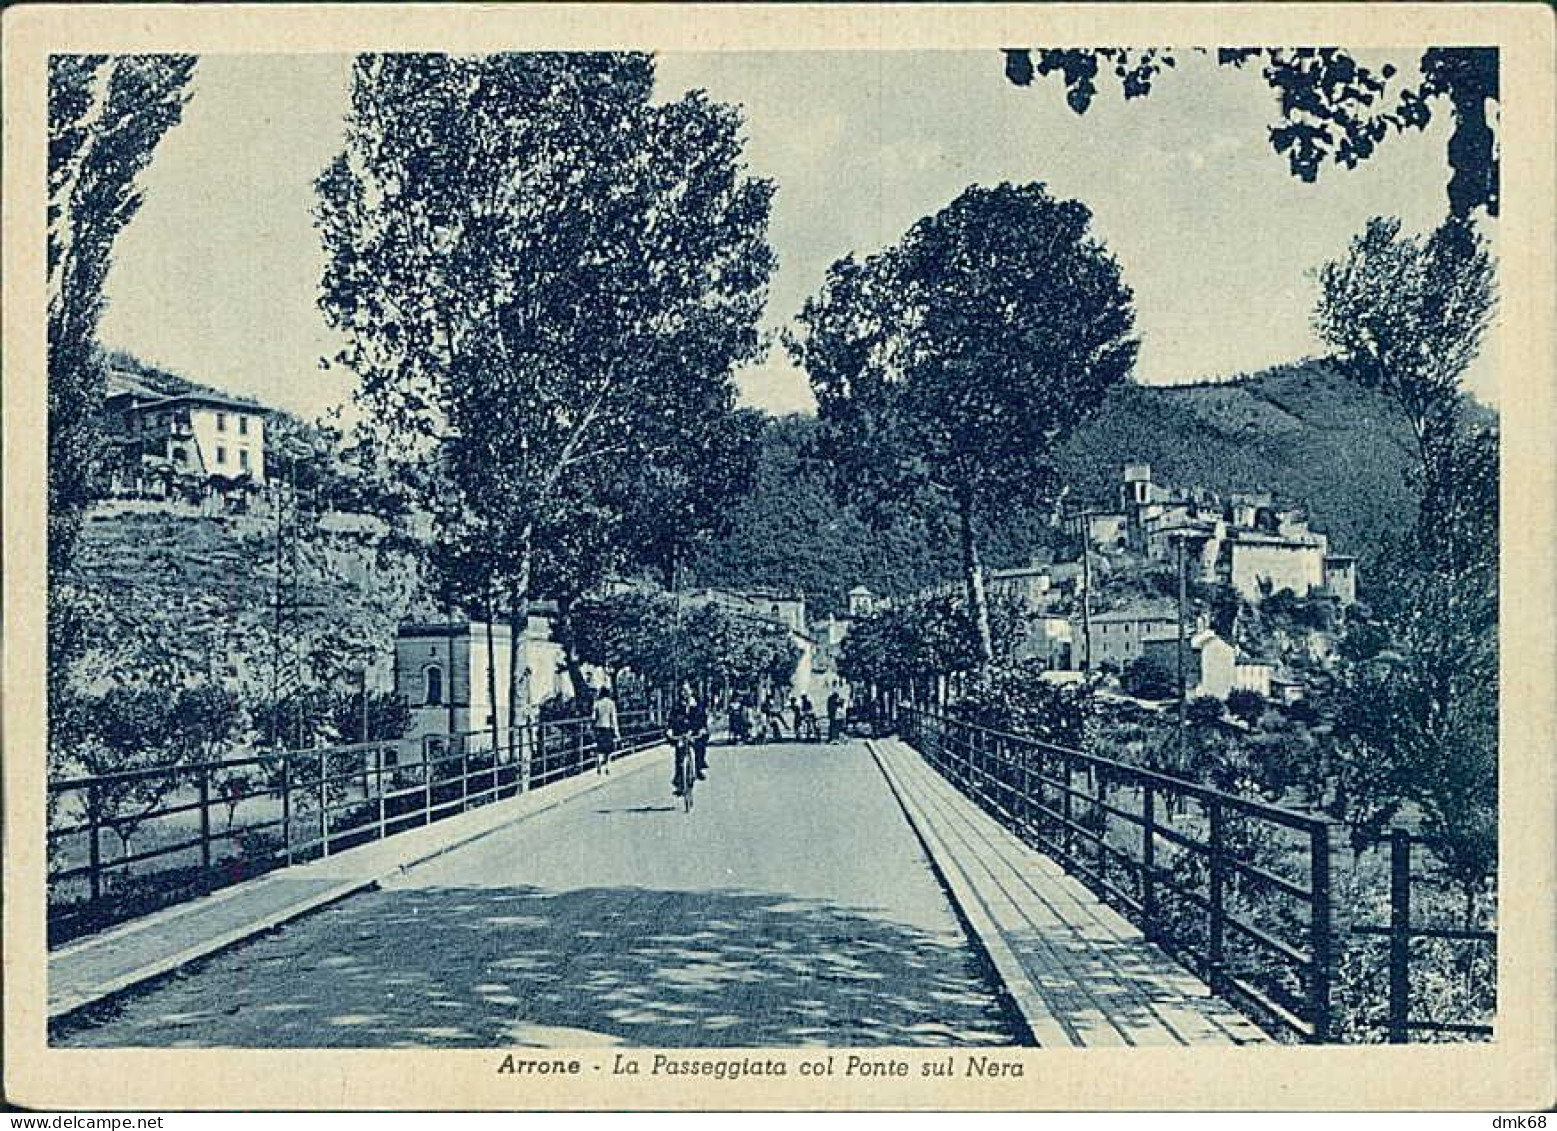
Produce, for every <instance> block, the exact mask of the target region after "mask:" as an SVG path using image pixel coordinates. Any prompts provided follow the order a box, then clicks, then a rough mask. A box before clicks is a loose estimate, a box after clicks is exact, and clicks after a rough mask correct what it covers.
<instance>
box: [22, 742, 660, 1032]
mask: <svg viewBox="0 0 1557 1131" xmlns="http://www.w3.org/2000/svg"><path fill="white" fill-rule="evenodd" d="M669 760H670V751H669V748H668V747H664V746H656V747H651V748H650V749H648V750H645V751H643V752H641V753H638V754H632V755H629V756H627V757H626V758H623V759H622V760H620V761H617V762H613V763H612V768H613V770H615V773H613V774H611V775H609V776H606V775H600V774H594V773H583V774H579V775H577V776H575V777H571V778H566V779H564V780H562V781H559V782H555V783H553V784H551V785H548V786H545V787H543V788H541V789H538V790H535V791H534V792H531V793H524V794H521V795H519V796H518V797H513V798H509V799H507V800H504V801H498V802H495V803H493V804H491V805H484V806H482V807H481V808H479V809H472V810H470V811H469V812H467V813H461V814H459V815H458V816H455V817H449V818H446V819H445V820H442V821H436V822H434V823H432V824H430V825H425V826H423V827H421V828H418V829H410V830H407V831H406V832H403V833H398V834H396V835H395V836H391V837H388V838H386V839H384V840H379V841H374V842H372V843H371V844H365V845H362V846H361V847H359V848H352V849H348V850H347V851H345V852H342V853H340V854H339V855H336V856H327V857H325V858H323V859H322V860H316V861H313V862H312V863H309V864H298V865H294V866H293V867H290V868H283V869H280V870H278V871H275V872H271V873H268V874H267V875H264V876H260V877H258V878H256V879H253V880H248V881H246V882H244V883H241V884H235V885H234V886H232V887H230V888H224V889H222V890H221V891H218V892H214V893H212V894H211V895H208V896H204V897H202V898H200V899H196V900H191V901H190V902H188V903H181V904H178V905H177V906H174V907H169V908H165V909H164V910H162V911H157V912H154V913H152V914H150V915H145V916H142V917H141V918H139V919H135V920H132V921H131V922H128V923H125V924H122V925H120V926H118V927H113V928H111V929H109V930H107V931H103V932H101V933H99V934H96V935H92V936H90V937H88V938H85V939H82V940H80V941H78V942H74V943H71V944H69V945H67V946H64V947H61V948H60V949H58V950H55V951H52V952H51V953H50V954H49V958H48V969H49V987H48V994H49V1005H48V1011H49V1018H50V1020H51V1021H52V1020H56V1019H58V1018H60V1017H63V1016H64V1015H66V1014H68V1013H72V1012H74V1011H76V1010H79V1009H81V1008H83V1007H84V1006H88V1005H91V1004H93V1003H94V1002H98V1001H101V1000H103V999H104V998H107V997H111V996H112V995H114V994H117V993H121V992H123V991H124V990H127V989H129V988H131V987H133V986H136V985H139V984H140V983H142V982H146V981H150V980H151V979H153V978H157V977H160V976H162V975H164V974H167V973H169V972H171V971H173V970H177V969H178V968H179V967H181V966H184V965H187V964H188V963H190V962H193V961H195V960H196V959H200V958H204V957H206V956H207V955H210V954H213V953H215V952H217V951H219V950H222V949H224V948H226V947H229V946H232V945H233V944H234V943H238V942H242V941H243V940H245V939H248V938H251V937H253V936H254V935H258V934H261V933H263V932H265V931H269V930H271V929H273V928H275V927H278V926H280V925H281V924H282V923H285V922H286V921H287V920H289V919H295V918H297V917H298V916H300V915H303V914H306V913H307V912H309V911H312V910H314V909H316V908H319V907H322V906H324V905H325V904H327V903H333V902H334V901H336V900H339V899H343V898H345V897H346V896H348V895H351V894H353V893H354V892H358V891H362V890H363V889H365V888H370V887H373V886H374V885H375V884H377V883H378V882H379V881H380V880H382V879H384V878H386V877H388V876H391V875H393V874H395V873H396V872H400V871H403V870H405V869H407V868H410V867H412V866H413V865H415V864H420V863H422V862H423V861H425V860H430V859H432V858H433V857H435V856H441V855H442V854H443V853H445V852H449V851H450V850H452V849H455V848H459V847H460V846H462V845H465V844H469V843H470V842H471V841H473V840H477V839H479V838H481V837H484V836H487V835H488V834H490V833H493V832H496V831H497V830H499V829H501V828H505V827H506V826H508V825H511V824H513V823H514V822H516V821H522V820H524V819H526V818H528V817H533V816H535V815H536V814H537V813H543V812H545V811H546V810H548V809H552V808H555V807H556V806H558V805H561V804H563V803H564V802H566V801H569V800H571V799H573V798H575V797H578V796H579V795H581V794H585V793H589V792H591V791H593V790H595V789H597V788H599V787H600V786H602V785H604V784H605V783H607V782H611V781H615V780H617V779H618V778H620V777H621V776H622V775H623V774H630V773H635V772H637V771H639V770H644V769H648V768H650V767H653V766H663V765H665V764H667V763H668V762H669Z"/></svg>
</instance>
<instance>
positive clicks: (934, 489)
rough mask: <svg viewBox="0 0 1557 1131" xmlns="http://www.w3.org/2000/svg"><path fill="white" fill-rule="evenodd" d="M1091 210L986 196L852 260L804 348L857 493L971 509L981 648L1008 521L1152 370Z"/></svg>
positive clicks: (823, 301) (972, 596)
mask: <svg viewBox="0 0 1557 1131" xmlns="http://www.w3.org/2000/svg"><path fill="white" fill-rule="evenodd" d="M1090 223H1091V213H1090V212H1089V211H1088V210H1087V208H1086V207H1085V206H1084V205H1082V204H1080V203H1079V202H1076V201H1062V200H1057V199H1055V198H1054V197H1052V196H1051V195H1049V193H1048V191H1047V190H1046V189H1045V188H1044V186H1042V185H1039V184H1030V185H1020V186H1018V185H1011V184H1002V185H1000V186H998V187H996V188H993V189H986V188H980V187H977V186H975V187H971V188H969V189H967V190H966V191H965V192H963V193H962V194H961V195H960V196H959V197H958V198H957V199H956V200H954V201H953V202H952V203H951V204H950V205H948V206H947V207H946V208H944V209H942V210H941V211H940V212H938V213H936V214H935V215H933V216H929V217H926V218H925V219H923V220H920V221H919V222H918V223H917V224H915V225H914V226H913V227H912V228H911V229H910V230H909V232H908V233H907V235H905V236H904V238H903V239H902V241H901V242H900V243H898V244H897V245H896V246H894V247H892V248H889V249H887V250H886V251H883V252H880V253H878V254H876V255H873V256H869V257H867V258H865V259H863V260H857V259H855V258H854V257H853V256H847V257H845V258H844V259H841V260H839V261H838V262H836V263H834V264H833V266H832V267H831V268H830V269H829V271H828V274H827V279H826V282H825V284H824V285H823V288H822V290H821V291H820V293H818V294H817V295H816V296H814V297H812V298H811V299H809V300H808V301H807V302H806V304H805V308H804V310H803V311H802V312H801V315H800V319H799V322H800V331H799V332H798V333H797V334H795V335H793V336H792V337H791V338H790V339H789V345H790V350H791V352H792V354H793V355H794V357H795V359H796V360H797V361H798V362H799V363H800V364H801V365H803V366H804V367H805V369H806V370H807V372H808V374H809V376H810V380H811V386H812V389H813V391H814V392H815V394H816V399H817V409H818V414H819V416H820V417H821V419H822V421H823V424H824V432H823V449H824V451H825V452H826V453H827V455H828V457H829V458H830V459H831V460H832V461H833V462H834V463H835V465H836V466H837V468H838V479H839V484H840V487H841V489H842V492H843V494H844V496H845V497H846V498H849V499H850V500H852V501H854V502H856V503H858V504H861V505H862V507H863V508H865V509H866V511H867V513H870V514H872V515H873V516H875V517H876V518H877V519H878V520H886V521H889V520H890V519H891V517H893V516H895V514H896V513H897V512H898V511H900V510H901V509H902V508H903V507H905V506H910V505H914V504H915V502H916V501H917V500H919V499H922V498H923V497H925V496H927V495H928V496H932V497H936V498H939V499H941V500H943V501H944V502H949V503H951V504H952V505H954V506H955V508H956V512H957V515H958V520H959V521H958V526H959V540H960V543H961V551H962V554H961V556H962V566H963V574H964V579H965V582H966V584H967V588H968V595H969V603H970V606H971V608H972V612H973V617H974V623H975V628H976V631H977V634H978V636H977V638H978V642H979V648H980V652H981V654H982V658H983V661H984V662H986V663H987V662H989V661H990V660H991V659H992V657H993V644H992V641H991V637H990V628H989V621H988V611H987V606H986V600H985V595H984V591H983V566H982V561H981V556H980V547H979V540H980V536H981V534H982V531H983V527H984V526H985V525H986V523H987V521H988V518H989V515H990V513H991V512H992V511H993V510H995V509H997V508H1000V507H1002V506H1010V505H1012V504H1013V502H1014V501H1015V500H1021V499H1030V498H1032V497H1033V496H1035V495H1038V494H1042V493H1045V492H1050V491H1053V490H1054V489H1055V467H1054V460H1055V449H1056V447H1057V445H1058V444H1060V443H1061V442H1062V441H1063V440H1064V439H1065V437H1066V436H1067V435H1069V434H1070V432H1071V431H1072V430H1073V429H1074V428H1075V427H1076V426H1077V425H1078V424H1079V423H1081V421H1083V420H1084V419H1086V418H1087V416H1089V415H1090V414H1091V413H1092V412H1093V411H1094V410H1095V409H1096V408H1097V407H1098V405H1099V404H1101V402H1102V400H1103V397H1104V394H1105V393H1106V392H1107V390H1108V389H1109V388H1110V387H1111V386H1113V385H1115V384H1118V383H1120V382H1122V381H1124V380H1125V378H1126V377H1127V375H1128V374H1129V371H1130V368H1131V366H1132V365H1133V364H1134V361H1135V354H1136V348H1137V344H1138V343H1137V342H1136V340H1135V339H1134V338H1132V337H1131V336H1130V335H1131V331H1132V328H1133V325H1134V308H1133V305H1132V296H1131V292H1130V290H1129V288H1128V287H1126V286H1125V285H1124V283H1123V281H1122V279H1121V277H1120V271H1119V266H1118V264H1117V263H1116V262H1115V261H1114V259H1113V258H1112V257H1111V256H1110V255H1109V254H1108V253H1107V252H1106V251H1105V250H1104V248H1103V247H1102V245H1101V244H1100V243H1098V242H1097V241H1096V240H1095V239H1094V238H1093V237H1092V236H1091V235H1090V234H1089V230H1088V229H1089V226H1090Z"/></svg>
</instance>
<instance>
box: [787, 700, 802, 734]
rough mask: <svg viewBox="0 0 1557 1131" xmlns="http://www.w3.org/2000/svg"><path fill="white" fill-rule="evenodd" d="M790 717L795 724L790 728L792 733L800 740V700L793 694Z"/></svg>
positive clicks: (790, 701)
mask: <svg viewBox="0 0 1557 1131" xmlns="http://www.w3.org/2000/svg"><path fill="white" fill-rule="evenodd" d="M789 718H790V721H791V722H792V723H793V724H794V725H793V726H792V727H791V728H790V733H791V734H793V735H794V736H795V741H796V742H799V741H800V700H798V699H796V698H795V697H794V696H793V695H791V696H790V697H789Z"/></svg>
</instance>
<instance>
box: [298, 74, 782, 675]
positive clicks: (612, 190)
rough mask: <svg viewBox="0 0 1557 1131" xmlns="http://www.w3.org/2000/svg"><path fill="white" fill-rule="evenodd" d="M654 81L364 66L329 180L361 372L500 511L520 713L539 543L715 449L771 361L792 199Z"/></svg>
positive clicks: (325, 303)
mask: <svg viewBox="0 0 1557 1131" xmlns="http://www.w3.org/2000/svg"><path fill="white" fill-rule="evenodd" d="M653 86H654V67H653V62H652V59H651V58H650V57H648V56H646V55H639V54H543V53H526V54H500V55H490V56H482V57H476V58H463V57H452V56H445V55H410V54H406V55H364V56H361V57H359V59H358V60H357V62H356V64H355V67H354V70H353V82H352V106H351V111H350V113H349V115H348V120H347V137H346V147H345V151H344V152H343V153H342V154H341V155H340V156H338V157H337V158H336V159H335V160H334V161H333V162H332V163H331V164H330V166H329V168H328V169H326V170H325V172H324V173H323V175H322V176H321V177H320V179H319V182H318V192H319V198H320V204H319V209H318V224H319V228H320V231H321V235H322V238H323V242H324V246H325V250H326V254H327V267H326V271H325V278H324V286H323V295H322V298H321V305H322V307H323V309H324V311H325V313H326V316H327V318H328V319H329V321H330V322H331V324H332V325H334V326H336V327H338V328H340V329H342V330H343V331H344V332H345V334H346V337H347V342H348V344H347V347H346V349H345V350H344V351H343V352H342V354H341V356H340V358H339V360H340V361H341V362H342V363H344V364H345V365H347V366H348V367H349V368H350V369H352V370H353V371H354V372H355V373H356V374H357V375H358V376H359V379H360V386H359V392H358V396H359V400H360V402H361V403H362V404H363V406H364V407H365V409H366V410H367V414H366V415H367V416H368V417H369V418H371V419H373V420H374V421H376V422H377V423H378V424H379V425H380V427H381V428H382V429H383V430H384V431H386V432H387V433H389V434H390V436H391V437H392V438H394V439H396V440H397V441H399V447H400V449H401V452H402V454H403V455H407V456H411V457H413V458H414V457H417V456H420V457H421V458H426V457H427V455H428V453H429V452H436V453H438V456H439V459H440V460H441V461H442V462H441V466H442V468H443V469H444V470H445V471H446V472H447V474H448V478H449V480H450V482H451V483H452V485H453V487H454V490H455V495H456V497H457V502H458V506H459V507H460V508H461V509H463V510H464V511H467V512H469V513H471V514H474V515H479V516H480V517H481V520H482V524H483V526H484V529H485V531H486V549H487V551H488V552H489V553H490V555H491V558H492V561H493V577H492V579H491V584H492V586H493V589H494V591H495V592H496V593H497V594H498V595H499V599H500V603H501V605H502V606H503V607H504V608H505V609H506V610H507V614H508V618H509V624H510V628H511V633H512V646H513V647H514V648H515V654H514V660H515V662H514V663H513V664H511V665H510V671H511V677H510V678H511V681H512V682H511V684H510V702H511V703H516V704H517V703H518V702H519V701H520V698H521V688H520V683H521V680H522V678H523V671H522V669H523V664H522V663H521V662H519V659H520V657H519V653H518V649H519V648H520V647H521V645H522V639H523V631H524V626H525V625H526V623H527V621H528V602H529V600H530V598H531V596H532V594H533V593H534V591H535V588H536V585H535V569H536V565H537V559H538V553H539V552H540V549H541V547H540V546H539V543H538V540H539V539H540V538H542V537H545V536H546V535H545V532H546V531H547V530H554V529H556V528H557V527H558V526H559V524H563V525H565V524H566V522H567V519H568V515H569V508H570V506H576V505H577V500H578V499H579V498H580V497H582V494H583V493H582V491H581V490H580V484H581V483H582V484H588V483H592V482H609V481H611V480H613V479H615V478H618V476H615V475H612V474H610V473H609V472H608V471H607V470H603V469H609V468H615V469H619V472H620V474H621V475H625V474H626V473H627V469H630V468H632V467H634V466H639V465H642V464H645V463H649V462H652V461H654V460H655V459H657V458H661V457H663V456H665V455H666V454H667V453H670V452H672V451H675V450H676V449H677V445H678V444H680V443H683V442H685V439H686V437H688V436H691V435H696V434H697V430H698V429H699V428H701V427H702V426H703V425H704V424H705V423H706V421H707V419H708V417H707V412H706V408H707V406H719V405H724V406H725V407H726V408H727V407H728V404H729V403H730V399H731V397H732V393H731V388H732V386H731V371H732V369H733V368H734V367H735V366H736V365H738V364H740V363H742V362H744V361H747V360H750V359H752V358H754V357H756V356H758V354H759V353H760V351H761V341H760V338H759V335H758V332H757V321H758V319H759V317H760V314H761V310H762V305H763V301H764V298H765V292H766V284H767V279H768V276H769V273H770V271H771V269H772V264H773V257H772V253H771V251H770V250H769V248H768V245H767V243H766V238H765V231H766V225H767V218H768V211H769V202H770V199H771V193H772V188H771V186H770V185H769V184H768V183H766V182H763V181H759V180H754V179H752V178H750V177H748V176H746V175H745V173H744V169H743V164H742V155H741V138H740V119H739V116H738V114H737V112H736V111H735V110H733V109H731V108H730V107H727V106H722V105H720V104H717V103H714V102H712V101H710V100H709V99H708V98H707V97H706V96H704V95H703V94H701V93H697V92H694V93H691V94H687V95H685V96H683V97H681V98H679V99H675V100H673V101H668V102H661V103H655V102H652V101H651V95H652V93H653ZM700 407H701V409H702V410H703V411H700V410H699V409H700ZM570 499H571V500H572V501H571V502H570Z"/></svg>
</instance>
